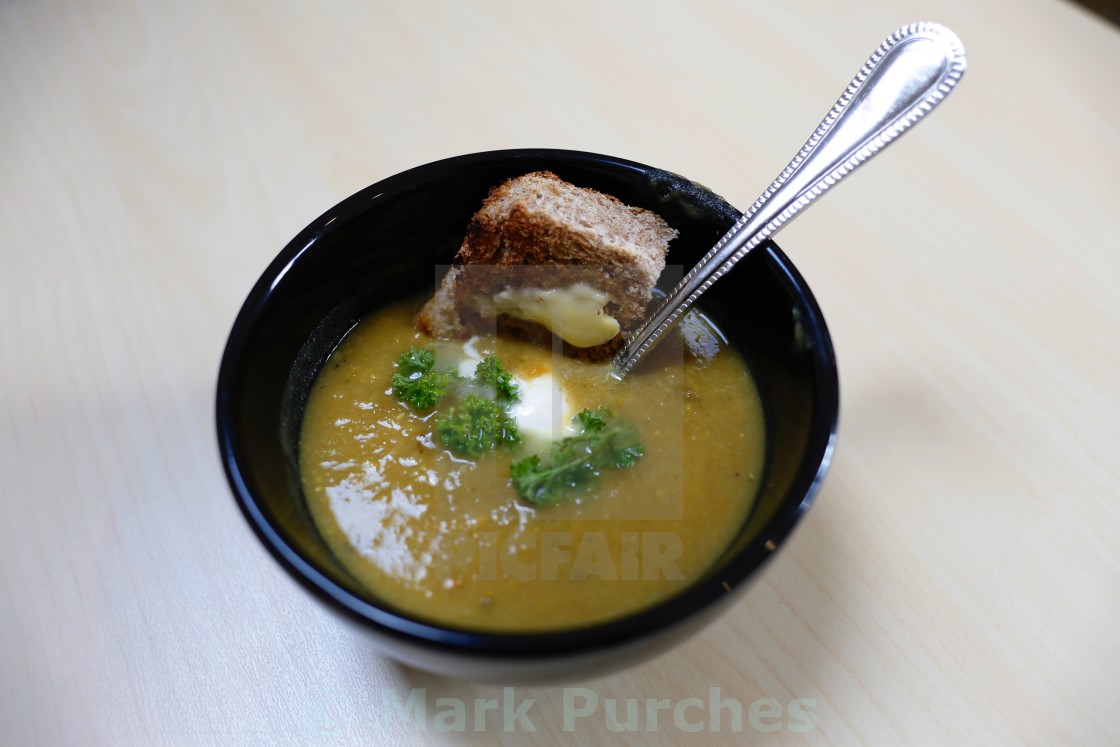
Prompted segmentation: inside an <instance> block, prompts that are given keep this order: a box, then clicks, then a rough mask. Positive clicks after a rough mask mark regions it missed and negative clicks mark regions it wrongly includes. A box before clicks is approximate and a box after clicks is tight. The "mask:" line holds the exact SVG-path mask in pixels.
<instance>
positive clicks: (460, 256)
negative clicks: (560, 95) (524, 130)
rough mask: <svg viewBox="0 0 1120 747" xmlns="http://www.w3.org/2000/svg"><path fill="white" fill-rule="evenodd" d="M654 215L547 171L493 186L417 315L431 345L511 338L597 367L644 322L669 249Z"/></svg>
mask: <svg viewBox="0 0 1120 747" xmlns="http://www.w3.org/2000/svg"><path fill="white" fill-rule="evenodd" d="M676 236H677V231H676V230H675V229H673V228H671V227H670V226H669V225H668V224H667V223H666V222H665V221H664V220H663V219H662V218H661V217H660V216H658V215H656V214H655V213H652V212H650V211H648V210H643V209H641V208H636V207H629V206H627V205H625V204H623V203H622V202H621V201H619V200H617V199H616V198H614V197H612V196H610V195H606V194H603V193H601V192H597V191H595V190H592V189H585V188H582V187H577V186H575V185H573V184H569V183H568V182H566V181H564V180H563V179H560V178H559V177H558V176H556V175H555V174H553V173H552V172H549V171H537V172H533V173H530V174H526V175H524V176H520V177H517V178H514V179H510V180H509V181H506V182H504V183H503V184H501V185H499V186H497V187H495V188H494V189H492V190H491V191H490V194H489V196H488V197H487V198H486V199H485V200H484V202H483V204H482V207H481V208H480V209H479V211H478V212H477V213H475V215H474V217H473V218H472V219H471V222H470V224H469V225H468V226H467V233H466V237H465V238H464V240H463V243H462V246H461V247H460V248H459V251H458V253H457V254H456V255H455V264H454V265H453V266H452V267H451V269H450V270H449V271H448V273H447V275H446V276H444V278H443V280H442V282H441V283H440V285H439V287H438V288H437V290H436V292H435V295H434V296H433V297H432V299H431V300H430V301H429V302H428V303H427V304H426V305H425V306H424V307H423V309H421V311H420V313H419V314H418V316H417V326H418V327H419V328H420V330H421V331H423V332H424V333H426V334H428V335H429V336H432V337H438V338H463V337H469V336H471V335H473V334H480V333H486V332H493V331H495V330H497V331H499V332H505V333H511V334H515V335H518V336H521V337H525V338H528V339H532V340H535V341H540V342H542V343H545V344H552V343H553V341H554V336H555V337H557V338H560V339H561V340H563V348H564V351H565V352H566V353H568V354H570V355H575V356H577V357H580V358H583V359H585V360H605V359H606V358H609V357H610V356H611V354H612V353H614V351H615V350H617V349H618V348H619V347H621V345H622V341H623V337H624V335H625V333H627V332H629V331H631V330H632V328H633V327H635V326H636V325H637V324H638V323H639V322H640V321H641V320H642V318H643V316H644V314H645V310H646V306H647V305H648V304H649V301H650V297H651V293H652V291H653V287H654V285H656V283H657V278H658V277H659V276H660V275H661V271H662V270H663V269H664V268H665V257H666V254H667V252H668V247H669V242H670V241H671V240H672V239H674V238H675V237H676Z"/></svg>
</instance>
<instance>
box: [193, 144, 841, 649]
mask: <svg viewBox="0 0 1120 747" xmlns="http://www.w3.org/2000/svg"><path fill="white" fill-rule="evenodd" d="M541 160H545V161H548V162H551V163H555V164H556V165H557V167H560V166H561V165H562V164H564V163H571V164H573V165H576V166H583V167H585V168H586V167H588V166H590V165H593V164H600V165H606V166H609V167H610V169H611V170H613V171H617V170H619V169H622V170H630V171H636V172H639V173H642V174H650V173H656V172H661V170H659V169H656V168H654V167H651V166H647V165H644V164H641V163H638V162H636V161H630V160H627V159H623V158H618V157H614V156H608V155H602V154H598V153H592V152H586V151H575V150H565V149H553V148H515V149H507V150H492V151H482V152H478V153H469V154H464V155H459V156H453V157H450V158H444V159H440V160H436V161H432V162H430V163H426V164H423V165H420V166H416V167H413V168H410V169H407V170H405V171H402V172H399V173H397V174H394V175H392V176H389V177H386V178H384V179H381V180H379V181H377V182H375V183H373V184H371V185H370V186H368V187H365V188H364V189H361V190H359V191H358V192H356V193H354V194H352V195H350V196H349V197H346V198H344V199H343V200H341V201H340V202H338V203H337V204H335V205H334V206H332V207H331V208H330V209H328V210H327V211H325V212H324V213H323V214H322V215H320V216H319V217H318V218H316V219H315V220H314V221H312V222H311V223H309V224H308V225H307V226H306V227H305V228H304V229H303V230H302V231H300V232H299V233H298V234H297V235H296V236H295V237H294V238H293V239H292V240H291V241H289V242H288V244H287V245H286V246H285V247H284V249H283V250H282V251H281V252H280V253H279V254H278V255H277V256H276V257H275V258H274V259H273V261H272V262H271V263H269V265H268V267H267V268H266V269H265V270H264V272H263V273H262V274H261V276H260V277H259V278H258V280H257V281H256V283H255V284H254V286H253V288H252V290H251V291H250V292H249V294H248V296H247V297H246V299H245V301H244V303H243V304H242V306H241V308H240V310H239V312H238V314H237V317H236V319H235V321H234V323H233V325H232V328H231V330H230V333H229V336H228V339H227V342H226V346H225V349H224V351H223V355H222V359H221V364H220V367H219V372H218V381H217V391H216V397H215V404H216V407H215V416H216V425H217V437H218V448H219V452H220V456H221V460H222V465H223V468H224V471H225V474H226V478H227V481H228V483H229V486H230V489H231V490H232V492H233V494H234V498H235V499H236V501H237V504H238V506H239V507H240V509H241V512H242V514H243V515H244V516H245V518H246V520H247V521H248V522H249V524H250V526H251V527H252V529H253V531H254V533H255V534H256V535H257V537H258V539H259V540H260V541H261V542H262V543H263V544H264V546H265V547H266V548H267V549H268V550H269V552H270V553H271V554H272V556H273V557H274V558H275V559H276V560H277V561H278V562H279V563H280V565H281V566H282V567H284V569H285V570H286V571H287V572H288V573H289V575H291V576H292V577H293V578H294V579H295V580H296V581H297V582H298V583H299V584H300V585H301V586H303V587H304V588H305V589H307V590H308V591H309V592H311V593H312V594H313V595H314V596H316V597H317V598H319V599H320V600H322V601H325V602H327V604H328V605H329V606H330V607H332V608H334V609H335V610H336V611H338V612H341V613H342V614H343V615H345V616H346V617H349V618H351V619H352V620H354V621H356V622H358V623H360V624H361V625H364V626H367V627H368V626H372V628H373V629H374V630H375V631H376V632H378V633H381V634H382V635H383V636H386V637H388V638H392V639H396V640H398V641H399V642H402V643H405V642H409V643H413V644H418V645H421V646H423V647H424V648H429V649H431V648H435V649H441V650H444V651H447V652H452V653H457V654H460V655H465V656H477V657H486V658H506V657H513V658H525V657H532V658H541V659H547V658H553V657H571V656H573V655H577V654H582V653H594V652H595V651H597V650H603V649H608V648H614V647H617V646H620V645H623V644H631V643H635V642H637V641H638V640H640V639H643V638H647V637H652V636H655V635H658V634H660V633H663V632H665V631H666V630H667V629H669V628H673V627H676V626H677V625H679V624H681V623H684V622H685V621H686V620H688V619H690V618H693V617H694V616H697V615H699V614H700V613H701V612H702V611H703V610H705V609H707V608H709V607H713V606H716V605H718V603H719V602H721V600H723V599H726V598H727V597H730V596H733V593H732V592H739V591H742V590H743V589H745V588H746V586H747V585H748V583H747V582H749V581H750V580H752V579H753V577H755V576H756V574H758V573H759V572H760V571H761V570H762V568H763V567H764V566H765V565H766V564H767V562H768V560H769V559H770V557H771V556H773V555H774V554H775V552H776V550H777V549H778V548H779V547H780V546H781V545H782V543H783V542H784V541H786V540H787V539H788V537H789V536H790V534H791V533H792V531H793V529H794V527H795V526H796V525H797V524H798V523H799V521H800V519H801V517H802V516H804V514H805V512H806V511H807V510H808V509H809V507H810V506H811V505H812V503H813V500H814V498H815V496H816V494H817V492H818V490H819V488H820V485H821V482H822V480H823V479H824V476H825V474H826V472H827V471H828V468H829V465H830V463H831V460H832V454H833V450H834V448H835V442H836V435H837V424H838V420H839V379H838V371H837V365H836V358H835V351H834V349H833V346H832V340H831V336H830V335H829V332H828V328H827V325H826V324H825V321H824V316H823V314H822V312H821V310H820V307H819V306H818V304H817V301H816V299H815V297H814V296H813V294H812V292H811V290H810V289H809V286H808V284H807V283H806V282H805V280H804V278H803V277H802V276H801V274H800V273H799V272H798V270H797V269H796V267H794V265H793V263H792V262H791V261H790V260H789V258H788V257H787V256H786V255H785V254H784V253H783V252H782V251H781V249H779V248H778V247H777V245H775V244H774V243H773V242H767V243H766V244H764V245H762V246H760V248H763V249H765V251H766V252H767V255H768V257H767V260H768V264H769V265H770V266H771V269H772V270H777V271H778V273H779V275H780V281H781V282H782V283H783V284H785V285H786V287H787V290H788V291H789V292H790V294H791V296H793V297H795V298H797V299H798V300H799V302H800V303H801V304H802V305H803V307H804V308H805V309H806V310H807V311H808V312H809V313H808V314H807V315H805V316H803V317H802V318H801V320H800V321H801V324H802V325H803V326H804V327H805V328H807V331H808V332H809V337H810V338H811V339H814V340H819V341H821V343H822V344H820V345H816V346H814V351H813V368H814V369H815V372H816V374H817V375H816V376H815V385H814V390H813V394H814V397H815V400H816V404H817V406H816V408H815V411H814V414H813V419H812V422H811V423H810V426H809V431H808V434H809V438H808V443H807V444H806V449H805V453H806V457H805V458H804V459H803V460H802V461H801V462H800V464H799V465H798V469H797V471H796V473H795V477H794V479H793V481H792V483H791V489H790V490H789V491H788V493H787V495H786V496H784V497H783V499H782V501H781V503H780V504H779V506H778V508H777V510H776V511H775V513H774V515H773V516H772V517H771V518H770V520H769V521H768V522H767V523H766V524H765V525H764V526H763V528H762V530H761V531H760V532H759V534H758V535H757V536H756V537H755V538H754V539H753V540H752V541H751V542H749V543H747V544H746V545H745V546H744V547H742V548H741V549H740V550H738V551H737V552H735V553H733V554H732V555H731V556H730V557H729V558H728V559H726V560H725V561H724V564H723V566H722V567H721V571H720V573H719V574H715V575H709V576H706V577H704V578H701V579H700V580H699V581H696V582H695V583H693V584H691V585H690V586H688V587H686V588H685V589H683V590H682V591H680V592H678V593H677V594H675V595H673V596H670V597H668V598H666V599H663V600H661V601H660V602H658V603H656V604H654V605H653V606H651V607H647V608H644V609H641V610H638V611H636V612H633V613H630V614H627V615H625V616H624V617H621V618H616V619H612V620H607V621H604V622H600V623H594V624H592V625H588V626H585V627H580V628H575V629H570V630H558V631H542V632H526V633H518V632H502V631H499V632H485V631H476V630H466V629H456V628H452V627H449V626H442V625H440V624H438V623H432V622H424V621H421V620H417V619H412V618H410V617H408V616H406V615H403V614H400V613H397V612H394V611H390V610H388V609H385V608H382V607H378V606H377V605H376V604H374V603H372V602H370V601H368V600H366V599H363V598H361V597H358V596H356V595H355V594H352V593H351V592H349V591H348V590H346V589H345V588H343V587H342V586H340V585H339V584H337V583H336V582H334V581H333V580H332V579H331V578H330V577H328V576H327V575H326V574H324V573H323V572H321V571H319V570H318V569H317V568H316V567H315V565H314V563H312V562H311V561H310V560H309V559H307V558H306V557H304V556H303V555H302V554H301V553H300V552H299V551H297V550H296V549H295V547H293V546H292V544H290V543H289V542H288V541H287V540H286V539H285V537H284V533H283V531H282V530H280V529H279V528H278V527H277V526H274V525H273V523H272V522H270V521H269V519H268V517H267V515H266V513H265V512H264V511H263V510H262V508H261V506H260V505H259V504H258V501H257V498H256V496H255V493H254V486H253V485H251V484H250V483H249V480H248V479H247V476H246V475H245V474H244V473H243V471H242V469H241V460H242V457H243V450H244V449H243V444H242V443H241V440H240V438H239V436H238V434H237V433H236V429H235V427H234V424H235V422H236V418H235V416H234V413H233V405H234V402H233V399H232V397H231V392H232V389H233V387H234V385H235V383H236V382H237V381H239V375H238V374H239V371H240V369H241V368H242V366H243V365H244V361H245V356H244V352H245V344H246V342H247V341H248V339H249V338H250V337H251V335H252V332H253V330H254V328H255V326H256V323H257V320H258V319H259V317H260V315H261V313H262V312H263V309H264V308H265V307H266V306H267V304H268V301H269V298H270V296H271V295H272V291H273V290H274V289H275V288H276V287H277V286H278V285H279V283H280V281H281V280H282V279H283V277H284V276H285V275H286V274H287V273H288V272H289V271H290V270H291V269H292V268H293V267H294V266H295V265H296V264H297V261H298V260H299V258H300V256H302V255H303V254H304V253H305V252H308V251H310V250H312V249H313V248H314V246H315V245H316V243H318V242H319V241H320V240H322V239H323V238H324V237H325V236H327V235H328V234H329V233H330V232H331V231H332V230H333V229H334V228H337V227H338V226H339V225H341V224H342V223H344V222H345V219H346V218H349V217H352V216H354V215H356V214H358V213H361V212H364V211H365V210H367V209H369V208H371V207H372V206H373V204H375V203H377V202H381V201H386V200H389V199H391V198H392V197H393V196H394V195H395V194H396V193H398V192H400V191H401V190H402V188H406V187H405V185H409V184H415V183H416V182H417V181H423V180H431V179H434V178H436V177H439V176H441V175H444V176H446V175H449V174H450V173H453V172H456V171H461V170H462V169H464V168H470V167H471V166H474V165H478V164H483V163H485V164H493V163H495V162H508V163H510V164H511V165H514V164H516V163H517V162H518V161H527V162H536V161H541ZM661 173H664V172H661ZM705 191H709V190H705ZM732 209H733V210H734V208H732ZM736 212H737V211H736Z"/></svg>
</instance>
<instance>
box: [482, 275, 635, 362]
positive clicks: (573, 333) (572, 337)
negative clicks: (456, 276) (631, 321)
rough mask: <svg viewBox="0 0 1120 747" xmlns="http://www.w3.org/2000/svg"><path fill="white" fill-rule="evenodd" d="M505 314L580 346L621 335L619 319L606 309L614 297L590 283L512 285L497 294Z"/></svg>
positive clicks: (588, 345) (502, 311)
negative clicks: (547, 287)
mask: <svg viewBox="0 0 1120 747" xmlns="http://www.w3.org/2000/svg"><path fill="white" fill-rule="evenodd" d="M493 300H494V307H495V308H496V309H497V310H498V311H499V312H501V313H503V314H509V315H510V316H512V317H515V318H517V319H523V320H525V321H529V322H536V323H537V324H541V325H544V326H545V327H547V328H548V330H549V331H550V332H552V334H554V335H556V336H558V337H559V338H561V339H562V340H564V341H565V342H567V343H568V344H570V345H574V346H575V347H577V348H590V347H595V346H596V345H602V344H603V343H604V342H607V341H608V340H611V339H613V338H614V336H615V335H617V334H618V331H619V329H620V327H619V324H618V320H617V319H615V318H614V317H613V316H610V315H609V314H607V312H606V309H605V307H606V305H607V302H608V301H609V300H610V297H609V296H608V295H607V294H606V293H603V292H602V291H600V290H596V289H595V288H592V287H591V286H590V285H587V284H586V283H576V284H575V285H572V286H570V287H568V288H552V289H550V290H541V289H540V288H508V289H506V290H504V291H502V292H500V293H498V294H496V295H495V296H494V299H493Z"/></svg>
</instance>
